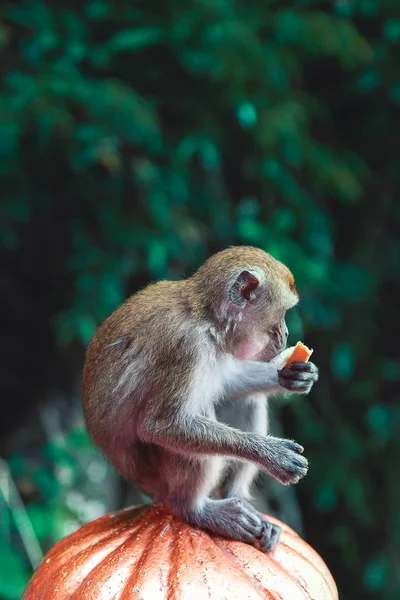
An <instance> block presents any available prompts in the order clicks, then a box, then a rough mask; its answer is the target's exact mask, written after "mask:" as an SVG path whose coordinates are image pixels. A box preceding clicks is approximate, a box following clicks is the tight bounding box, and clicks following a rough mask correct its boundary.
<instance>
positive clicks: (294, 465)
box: [260, 436, 308, 485]
mask: <svg viewBox="0 0 400 600" xmlns="http://www.w3.org/2000/svg"><path fill="white" fill-rule="evenodd" d="M265 441H266V442H267V443H266V445H265V454H264V460H263V461H260V464H261V465H262V466H263V468H264V469H265V470H266V471H267V472H268V473H269V474H270V475H272V476H273V477H275V479H277V480H278V481H279V482H280V483H283V485H289V484H291V483H292V484H293V483H298V482H299V481H300V479H301V478H302V477H304V475H306V474H307V471H308V461H307V459H306V458H305V456H303V446H300V444H298V443H297V442H294V441H293V440H285V439H281V438H275V437H272V436H268V438H267V439H266V440H265Z"/></svg>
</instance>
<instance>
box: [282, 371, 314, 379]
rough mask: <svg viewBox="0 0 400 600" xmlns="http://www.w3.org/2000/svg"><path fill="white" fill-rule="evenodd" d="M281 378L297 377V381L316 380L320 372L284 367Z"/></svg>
mask: <svg viewBox="0 0 400 600" xmlns="http://www.w3.org/2000/svg"><path fill="white" fill-rule="evenodd" d="M280 378H281V379H295V380H296V381H316V380H317V378H318V374H317V373H315V372H310V371H306V372H303V371H295V370H292V369H282V371H281V372H280Z"/></svg>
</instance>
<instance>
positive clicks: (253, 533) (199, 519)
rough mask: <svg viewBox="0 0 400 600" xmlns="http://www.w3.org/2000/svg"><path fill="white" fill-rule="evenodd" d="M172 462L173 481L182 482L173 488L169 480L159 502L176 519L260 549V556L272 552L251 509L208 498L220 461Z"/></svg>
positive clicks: (265, 530) (233, 500)
mask: <svg viewBox="0 0 400 600" xmlns="http://www.w3.org/2000/svg"><path fill="white" fill-rule="evenodd" d="M173 461H174V463H173V467H174V469H175V471H174V473H175V478H176V477H177V474H178V472H180V473H181V475H183V479H184V482H183V481H182V480H181V481H180V485H176V483H177V481H175V480H174V479H175V478H174V477H173V479H171V478H170V483H172V486H171V488H170V489H171V493H170V494H169V497H168V498H163V499H162V500H163V501H164V502H166V503H167V504H168V505H169V506H170V508H171V510H172V511H173V512H174V513H175V514H176V515H178V516H180V517H181V518H183V519H184V520H186V521H188V522H189V523H192V524H193V525H194V526H196V527H200V528H202V529H207V530H209V531H212V532H213V533H216V534H218V535H222V536H225V537H228V538H231V539H234V540H238V541H241V542H245V543H248V544H253V545H259V547H260V549H261V550H262V551H263V552H268V551H269V550H271V549H272V547H273V545H272V544H271V535H270V531H269V529H268V527H267V526H266V524H265V523H264V520H263V518H262V517H261V515H260V514H259V513H258V512H257V511H255V510H254V509H253V507H252V506H251V505H247V504H246V503H245V502H244V501H242V500H241V499H240V498H226V499H223V500H214V499H211V498H210V497H209V495H210V494H211V492H212V490H213V488H214V487H215V485H217V483H218V480H219V478H220V475H221V471H222V467H223V464H224V461H223V460H221V457H216V456H213V457H207V458H202V459H195V460H193V459H188V458H187V457H185V456H180V457H179V463H178V460H177V455H175V457H174V459H173ZM168 471H170V469H168ZM189 474H190V475H189ZM188 477H190V481H189V480H188ZM182 483H184V484H182Z"/></svg>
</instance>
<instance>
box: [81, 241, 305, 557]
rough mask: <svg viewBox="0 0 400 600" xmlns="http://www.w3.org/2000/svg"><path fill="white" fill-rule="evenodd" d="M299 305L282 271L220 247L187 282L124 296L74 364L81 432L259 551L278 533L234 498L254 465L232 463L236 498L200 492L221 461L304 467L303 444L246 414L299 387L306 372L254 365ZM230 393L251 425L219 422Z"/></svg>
mask: <svg viewBox="0 0 400 600" xmlns="http://www.w3.org/2000/svg"><path fill="white" fill-rule="evenodd" d="M238 282H239V283H238ZM233 289H234V290H235V294H236V296H232V294H231V291H232V290H233ZM296 302H297V292H296V288H295V285H294V279H293V276H292V274H291V273H290V271H289V269H287V267H285V266H284V265H283V264H282V263H280V262H279V261H277V260H275V259H274V258H273V257H272V256H270V255H269V254H267V253H265V252H263V251H262V250H259V249H257V248H251V247H233V248H229V249H227V250H224V251H222V252H219V253H218V254H216V255H214V256H212V257H211V258H209V259H208V260H207V261H206V262H205V263H204V265H203V266H202V267H200V269H199V270H198V271H197V272H196V273H195V274H194V275H193V276H192V277H190V278H189V279H187V280H185V281H177V282H169V281H161V282H159V283H156V284H152V285H149V286H148V287H147V288H145V289H144V290H142V291H140V292H138V293H137V294H135V295H134V296H132V297H131V298H129V299H128V300H127V301H126V302H125V303H124V304H123V305H122V306H121V307H120V308H118V309H117V310H116V311H115V312H114V313H113V314H112V315H111V316H110V317H109V318H108V319H106V320H105V322H104V323H103V324H102V325H101V327H99V329H98V331H97V333H96V334H95V336H94V338H93V339H92V341H91V342H90V344H89V347H88V349H87V353H86V361H85V365H84V370H83V382H82V395H83V409H84V414H85V419H86V423H87V427H88V430H89V432H90V434H91V435H92V437H93V439H94V440H95V441H96V443H97V444H98V445H99V446H100V448H101V449H102V450H103V452H104V453H105V455H106V456H107V457H108V458H109V459H110V461H111V462H112V463H113V464H114V466H115V467H116V468H117V469H118V470H119V471H120V472H121V473H122V474H123V475H125V476H126V477H127V478H128V479H130V480H131V481H134V482H136V483H138V484H139V485H140V486H141V487H142V488H143V489H144V490H145V491H146V492H147V493H149V494H150V495H152V496H153V497H154V498H155V499H156V500H160V501H163V502H165V503H167V504H168V505H169V506H170V507H171V508H172V509H173V510H174V511H175V512H176V513H177V514H180V515H181V516H182V517H184V518H187V519H188V520H190V521H191V522H192V523H193V524H197V525H199V526H203V527H208V528H210V529H212V530H213V531H216V532H219V533H222V534H224V535H229V536H230V537H234V538H235V539H242V540H243V541H251V542H252V543H253V542H254V540H255V539H256V538H257V537H260V536H261V538H262V539H263V542H262V547H263V549H269V548H270V547H272V545H273V544H274V543H276V541H277V537H276V536H277V531H276V529H274V528H273V526H271V525H270V524H267V523H266V522H265V520H264V519H263V517H261V516H260V515H259V514H258V513H257V511H255V510H254V509H252V507H251V506H250V505H249V504H248V503H247V504H244V503H243V502H244V500H245V498H246V495H247V493H248V486H249V485H250V483H251V480H252V479H253V478H254V476H255V473H256V471H257V468H254V466H253V468H252V469H250V470H249V472H248V473H247V474H246V473H245V472H244V471H241V472H239V471H240V470H239V471H238V470H237V472H236V475H235V476H234V477H236V479H235V481H236V484H235V483H234V482H233V483H232V485H230V486H228V488H229V489H231V490H235V494H236V496H238V495H239V496H240V497H242V498H243V502H242V503H241V501H239V500H238V498H237V497H236V498H232V499H229V498H227V499H225V500H219V501H216V500H215V501H214V500H211V499H210V498H209V494H211V492H212V490H213V489H214V488H215V487H216V486H217V485H218V484H219V483H220V481H221V477H222V475H223V472H224V469H225V468H226V465H227V462H226V461H227V459H228V458H233V459H234V460H236V461H237V460H242V461H243V460H244V461H250V462H252V463H253V465H254V464H255V465H257V466H261V467H262V468H264V469H266V470H267V471H268V472H269V473H271V474H272V475H273V476H274V477H276V478H277V479H279V481H281V482H283V483H289V482H296V481H298V480H299V479H300V477H302V476H303V475H304V474H305V472H306V470H307V462H306V460H305V459H304V458H303V457H301V456H299V452H300V451H301V450H300V448H301V447H300V446H298V445H297V444H295V443H294V442H290V441H288V440H279V439H277V438H273V437H271V436H269V437H268V436H266V435H265V434H266V423H265V426H264V424H263V423H258V424H257V423H256V422H255V421H256V420H257V418H256V415H263V417H262V418H263V420H265V421H266V417H265V414H266V406H265V392H267V391H270V390H279V389H283V387H282V386H289V385H291V386H292V388H291V389H294V390H295V391H306V390H307V389H309V387H310V386H311V385H312V382H313V381H314V380H315V378H314V375H313V374H308V375H307V374H305V373H304V372H301V373H300V374H299V375H296V373H295V371H292V372H291V373H290V374H289V375H290V381H289V383H287V380H286V379H285V378H284V377H282V376H281V375H279V374H278V372H277V370H276V368H274V367H272V366H269V365H268V364H266V363H262V362H260V358H261V359H263V360H268V359H269V358H272V357H273V356H275V355H276V354H277V353H278V352H279V351H280V350H282V349H283V348H284V347H285V345H286V335H287V328H286V325H285V321H284V316H285V312H286V310H287V309H288V308H290V307H291V306H293V305H294V304H295V303H296ZM247 357H248V358H250V359H251V358H254V360H244V359H243V358H247ZM239 358H240V359H239ZM308 364H309V365H311V363H308ZM311 367H314V366H313V365H311V366H310V369H311ZM293 373H295V375H296V381H293V380H292V376H293ZM310 382H311V383H310ZM293 386H294V387H293ZM227 396H231V397H236V396H241V397H242V403H243V404H246V403H247V404H246V406H247V408H246V410H248V411H249V413H251V414H253V419H252V418H250V417H247V418H246V419H247V422H248V423H249V426H250V427H251V428H252V430H253V431H255V433H247V432H243V431H240V430H238V429H235V428H232V427H229V426H227V425H225V424H223V423H220V422H219V421H218V420H217V416H216V411H215V406H216V404H217V403H218V402H221V400H222V399H223V398H226V397H227ZM239 407H240V403H239V404H238V410H240V408H239ZM249 407H250V408H249ZM264 417H265V419H264ZM258 420H259V419H258ZM228 488H227V489H228ZM240 490H242V493H241V492H240ZM218 502H219V504H218ZM238 502H239V504H238ZM261 538H260V539H261Z"/></svg>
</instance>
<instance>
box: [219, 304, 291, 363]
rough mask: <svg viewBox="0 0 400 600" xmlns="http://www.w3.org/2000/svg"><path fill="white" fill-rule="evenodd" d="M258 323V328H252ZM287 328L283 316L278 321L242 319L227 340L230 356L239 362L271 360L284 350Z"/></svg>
mask: <svg viewBox="0 0 400 600" xmlns="http://www.w3.org/2000/svg"><path fill="white" fill-rule="evenodd" d="M248 321H249V322H248ZM257 321H258V326H256V327H255V326H254V325H255V324H256V323H257ZM288 334H289V331H288V328H287V326H286V322H285V316H284V314H283V316H281V317H280V318H279V320H271V318H264V319H259V320H255V321H253V319H249V320H248V319H246V317H244V319H243V320H242V322H241V323H240V326H239V327H237V328H236V329H235V331H234V332H233V334H232V335H231V337H230V339H229V346H230V348H231V352H232V354H233V355H234V356H235V357H236V358H239V359H240V360H249V359H258V360H271V359H272V358H274V357H275V356H276V355H277V354H279V353H280V352H282V350H284V349H285V348H286V344H287V338H288Z"/></svg>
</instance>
